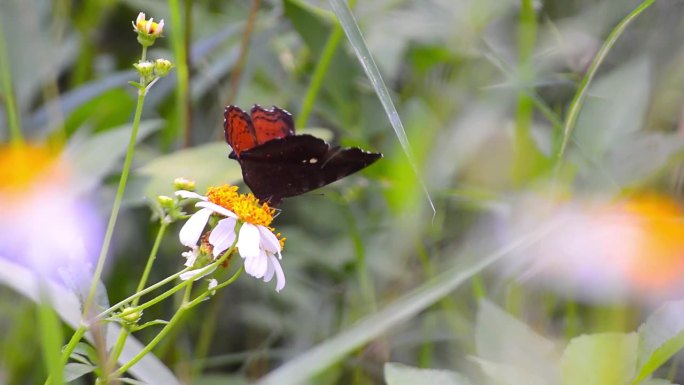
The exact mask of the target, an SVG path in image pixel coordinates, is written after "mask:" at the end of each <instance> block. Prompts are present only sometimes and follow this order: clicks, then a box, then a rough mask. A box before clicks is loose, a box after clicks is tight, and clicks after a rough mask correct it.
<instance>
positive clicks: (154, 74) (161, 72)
mask: <svg viewBox="0 0 684 385" xmlns="http://www.w3.org/2000/svg"><path fill="white" fill-rule="evenodd" d="M133 67H135V69H136V70H138V73H139V74H140V76H142V77H143V78H144V79H145V83H149V82H151V81H152V80H154V79H155V78H163V77H164V76H166V75H168V74H169V72H171V69H172V68H173V63H171V62H170V61H168V60H166V59H157V60H155V61H149V60H146V61H141V62H138V63H134V64H133Z"/></svg>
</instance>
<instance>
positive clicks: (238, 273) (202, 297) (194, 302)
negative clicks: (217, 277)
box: [188, 265, 245, 308]
mask: <svg viewBox="0 0 684 385" xmlns="http://www.w3.org/2000/svg"><path fill="white" fill-rule="evenodd" d="M244 271H245V265H242V266H240V268H239V269H238V271H236V272H235V274H233V276H232V277H230V278H228V280H227V281H226V282H223V283H221V284H220V285H217V286H216V287H215V288H213V289H207V290H206V291H205V292H204V293H202V294H200V295H198V296H197V298H195V299H193V300H192V301H191V302H189V303H188V308H191V307H193V306H195V305H198V304H199V303H200V302H202V301H204V300H205V299H206V298H207V297H208V296H209V295H210V294H211V293H212V292H214V291H217V290H221V289H223V288H224V287H226V286H228V285H230V284H231V283H233V282H235V280H236V279H238V277H240V276H241V275H242V273H243V272H244Z"/></svg>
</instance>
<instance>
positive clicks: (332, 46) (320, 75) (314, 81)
mask: <svg viewBox="0 0 684 385" xmlns="http://www.w3.org/2000/svg"><path fill="white" fill-rule="evenodd" d="M355 2H356V1H354V0H352V1H350V6H351V7H353V6H354V5H353V3H355ZM343 32H344V31H342V27H340V26H339V24H335V26H334V27H333V30H332V32H331V33H330V37H328V41H326V42H325V46H324V47H323V52H322V53H321V57H320V58H319V59H318V61H317V63H316V68H314V72H313V75H312V76H311V82H310V83H309V87H308V88H307V89H306V94H305V95H304V101H303V102H302V108H301V110H300V111H299V115H298V116H297V122H296V124H295V127H300V128H301V127H304V126H305V125H306V123H307V121H308V120H309V115H311V111H312V110H313V106H314V104H315V103H316V98H317V97H318V92H319V91H320V89H321V87H322V86H323V79H325V75H326V74H327V73H328V69H329V68H330V63H331V62H332V59H333V57H334V56H335V52H336V51H337V46H339V45H340V40H342V36H343V35H342V33H343Z"/></svg>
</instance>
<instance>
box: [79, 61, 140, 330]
mask: <svg viewBox="0 0 684 385" xmlns="http://www.w3.org/2000/svg"><path fill="white" fill-rule="evenodd" d="M144 52H145V49H144V48H143V57H144ZM144 102H145V92H142V91H140V92H138V105H137V106H136V108H135V116H134V117H133V130H132V131H131V138H130V140H129V142H128V149H127V150H126V158H125V159H124V166H123V170H122V171H121V178H120V179H119V187H118V188H117V190H116V197H115V198H114V204H113V206H112V212H111V215H110V217H109V223H107V231H106V232H105V237H104V240H103V241H102V248H101V249H100V255H99V257H98V259H97V266H96V267H95V273H94V274H93V280H92V282H91V284H90V291H89V292H88V299H87V300H86V302H85V305H84V306H83V316H84V317H85V318H87V317H88V314H89V313H90V311H91V307H92V305H93V300H94V299H95V292H96V291H97V284H98V282H99V281H100V278H101V276H102V270H103V269H104V264H105V260H106V259H107V252H108V251H109V244H110V243H111V241H112V235H113V234H114V226H115V224H116V219H117V217H118V216H119V209H120V208H121V200H122V199H123V193H124V190H125V189H126V182H128V173H129V171H130V169H131V163H132V161H133V150H134V149H135V142H136V138H137V136H138V128H140V118H141V116H142V109H143V103H144Z"/></svg>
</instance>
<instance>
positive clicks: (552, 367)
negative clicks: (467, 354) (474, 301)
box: [475, 300, 560, 384]
mask: <svg viewBox="0 0 684 385" xmlns="http://www.w3.org/2000/svg"><path fill="white" fill-rule="evenodd" d="M475 346H476V347H475V349H476V351H477V354H478V356H479V357H480V358H482V359H484V360H487V361H491V362H492V363H493V364H503V365H510V366H511V367H512V368H515V369H509V370H507V372H511V371H512V370H518V371H520V372H521V373H525V374H528V375H529V377H530V378H533V377H536V378H538V379H541V380H542V383H548V384H553V383H558V379H559V378H560V372H559V368H558V363H557V362H558V360H557V357H555V346H554V344H553V342H551V341H549V340H548V339H546V338H544V337H543V336H541V335H539V334H537V333H535V332H534V331H533V330H532V329H531V328H530V327H529V326H527V325H526V324H524V323H523V322H520V321H519V320H518V319H516V318H514V317H512V316H511V315H510V314H508V313H506V312H505V311H503V310H502V309H501V308H499V307H498V306H496V305H495V304H493V303H492V302H490V301H487V300H482V301H481V302H480V309H479V312H478V314H477V319H476V326H475ZM480 364H481V366H482V363H480ZM487 367H492V365H487ZM490 373H492V374H497V372H496V371H490ZM498 373H499V375H500V374H501V373H503V372H498ZM505 383H510V382H505Z"/></svg>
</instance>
